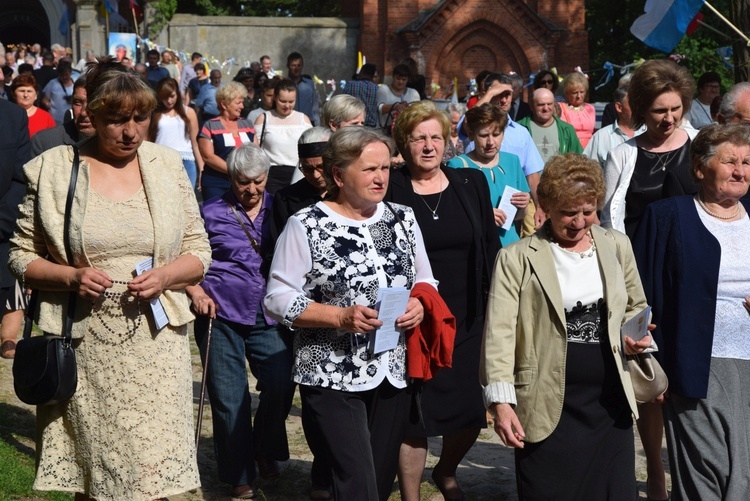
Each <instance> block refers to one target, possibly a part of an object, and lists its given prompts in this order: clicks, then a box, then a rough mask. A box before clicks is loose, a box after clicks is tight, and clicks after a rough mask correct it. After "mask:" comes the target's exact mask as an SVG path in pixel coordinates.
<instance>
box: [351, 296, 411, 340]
mask: <svg viewBox="0 0 750 501" xmlns="http://www.w3.org/2000/svg"><path fill="white" fill-rule="evenodd" d="M422 319H424V307H423V306H422V303H421V302H420V301H419V299H417V298H414V297H411V298H409V302H408V303H407V304H406V312H404V314H403V315H401V316H400V317H398V318H397V319H396V327H399V328H400V329H404V330H409V329H413V328H414V327H416V326H417V325H419V324H420V323H422ZM337 323H338V325H337V327H338V328H339V329H343V330H346V331H348V332H358V333H366V332H372V331H374V330H375V329H377V328H378V327H380V326H381V325H383V322H381V321H380V320H378V310H375V309H373V308H368V307H367V306H360V305H357V304H355V305H353V306H349V307H347V308H341V310H340V311H339V313H338V322H337Z"/></svg>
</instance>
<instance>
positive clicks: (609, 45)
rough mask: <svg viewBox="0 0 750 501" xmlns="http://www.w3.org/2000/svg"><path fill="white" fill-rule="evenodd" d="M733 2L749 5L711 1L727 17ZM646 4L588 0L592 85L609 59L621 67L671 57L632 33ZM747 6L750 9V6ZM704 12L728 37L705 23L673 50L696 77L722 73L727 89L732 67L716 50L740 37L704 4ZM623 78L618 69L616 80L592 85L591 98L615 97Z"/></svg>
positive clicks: (708, 21)
mask: <svg viewBox="0 0 750 501" xmlns="http://www.w3.org/2000/svg"><path fill="white" fill-rule="evenodd" d="M730 2H735V3H742V4H746V5H747V4H748V0H712V1H711V4H712V5H713V6H714V7H716V9H717V10H718V11H719V12H721V13H723V14H724V15H725V16H729V14H730ZM645 3H646V0H635V1H631V2H612V1H611V0H587V1H586V25H587V27H588V32H589V63H590V64H589V66H588V67H589V69H590V77H591V82H592V84H595V83H596V82H597V81H598V80H599V78H600V77H601V75H602V74H603V70H601V68H602V67H603V65H604V63H605V62H607V61H609V62H611V63H613V64H616V65H619V66H625V65H627V64H630V63H632V62H633V61H635V60H637V59H639V58H643V59H652V58H665V57H667V56H669V54H664V53H663V52H660V51H658V50H656V49H652V48H651V47H648V46H647V45H645V44H644V43H643V42H641V41H640V40H638V39H637V38H635V37H634V36H633V35H632V34H631V33H630V26H631V25H632V24H633V22H634V21H635V20H636V18H638V16H640V15H641V14H643V7H644V5H645ZM745 8H746V10H748V7H745ZM701 12H702V13H703V15H704V20H703V22H704V23H706V24H707V25H709V26H711V27H712V28H715V29H717V30H718V31H720V32H722V33H725V34H726V35H727V36H722V35H720V34H718V33H715V32H714V31H711V30H710V29H708V28H705V27H702V26H701V27H699V28H698V29H697V30H696V31H695V32H694V33H693V34H692V35H690V36H686V37H684V38H683V39H682V41H681V42H680V43H679V44H678V45H677V47H675V49H674V51H672V52H673V53H674V54H680V55H684V56H685V58H684V59H683V60H682V61H681V62H680V64H682V65H683V66H686V67H687V68H688V69H689V70H690V72H691V73H692V75H693V76H694V77H695V78H696V79H697V78H698V77H699V76H700V75H702V74H703V73H704V72H706V71H716V72H718V73H719V74H720V75H721V76H722V80H723V83H724V88H725V89H726V88H728V86H731V85H732V84H733V82H734V80H733V75H732V70H730V69H729V68H728V67H727V66H726V65H724V63H723V62H722V59H721V57H720V56H719V55H718V53H717V52H716V49H717V48H719V47H724V46H729V45H732V44H733V42H735V39H736V38H737V37H735V36H734V33H733V32H732V31H731V29H730V28H729V27H728V26H727V25H726V24H725V23H724V22H723V21H721V20H720V19H719V18H718V17H717V16H716V15H715V14H713V13H712V12H711V11H710V10H709V9H708V8H706V7H704V8H703V9H702V10H701ZM619 77H620V73H619V71H616V72H615V76H614V77H613V78H612V81H611V82H610V83H609V84H608V85H606V86H604V87H602V88H601V89H599V90H598V91H594V90H593V87H594V85H592V91H591V93H592V96H591V100H592V101H609V100H611V99H612V93H613V92H614V89H615V88H616V87H617V80H618V79H619Z"/></svg>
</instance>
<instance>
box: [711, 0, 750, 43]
mask: <svg viewBox="0 0 750 501" xmlns="http://www.w3.org/2000/svg"><path fill="white" fill-rule="evenodd" d="M704 4H705V5H706V7H708V8H709V9H711V12H713V13H714V14H716V15H717V16H719V19H721V20H722V21H724V22H725V23H727V24H728V25H729V27H730V28H732V29H733V30H734V31H736V32H737V34H739V35H740V36H741V37H742V39H743V40H745V41H746V42H747V43H748V45H750V38H748V37H747V35H745V34H744V33H742V32H741V31H740V30H739V29H738V28H737V27H736V26H735V25H733V24H732V23H731V22H730V21H729V19H727V18H726V17H724V16H723V15H722V14H721V12H719V11H718V10H716V9H715V8H714V6H713V5H711V4H710V3H708V2H704Z"/></svg>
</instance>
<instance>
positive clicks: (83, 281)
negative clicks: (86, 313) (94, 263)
mask: <svg viewBox="0 0 750 501" xmlns="http://www.w3.org/2000/svg"><path fill="white" fill-rule="evenodd" d="M71 282H72V283H71V285H72V286H73V289H74V290H75V291H77V292H78V295H79V296H81V297H82V298H84V299H88V300H89V301H95V300H96V298H98V297H99V296H100V295H101V294H102V292H104V291H105V290H107V289H109V288H110V287H112V285H113V284H112V280H111V279H110V278H109V275H107V274H106V273H105V272H103V271H102V270H97V269H95V268H91V267H88V268H76V269H75V270H74V272H73V279H72V281H71Z"/></svg>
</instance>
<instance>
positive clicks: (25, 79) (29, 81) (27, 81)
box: [10, 73, 39, 97]
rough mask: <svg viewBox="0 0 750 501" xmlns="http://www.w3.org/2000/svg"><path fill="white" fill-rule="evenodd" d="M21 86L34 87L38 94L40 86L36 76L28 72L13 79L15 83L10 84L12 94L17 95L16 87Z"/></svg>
mask: <svg viewBox="0 0 750 501" xmlns="http://www.w3.org/2000/svg"><path fill="white" fill-rule="evenodd" d="M19 87H33V88H34V92H36V93H37V94H38V93H39V86H38V85H37V84H36V78H34V75H29V74H28V73H24V74H22V75H18V76H17V77H16V78H14V79H13V83H12V84H10V94H11V96H14V97H15V93H16V89H17V88H19Z"/></svg>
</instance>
